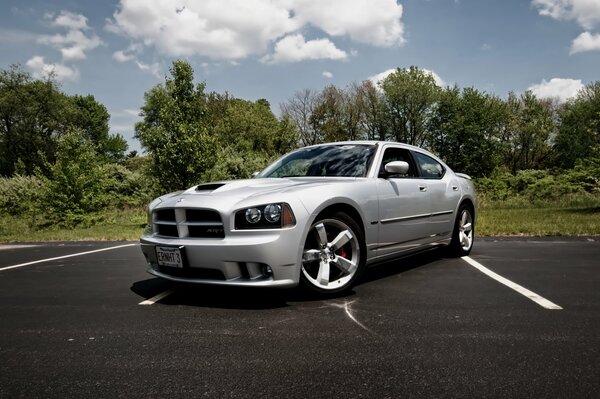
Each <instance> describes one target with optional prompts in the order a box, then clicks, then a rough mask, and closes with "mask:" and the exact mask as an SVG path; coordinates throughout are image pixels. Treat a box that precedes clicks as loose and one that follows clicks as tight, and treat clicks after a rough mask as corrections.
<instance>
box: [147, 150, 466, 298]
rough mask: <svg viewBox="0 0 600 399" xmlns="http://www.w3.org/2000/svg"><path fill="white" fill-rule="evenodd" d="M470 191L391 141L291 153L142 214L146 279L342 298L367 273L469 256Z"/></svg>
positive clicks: (436, 162) (168, 198) (169, 198)
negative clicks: (406, 262) (397, 261)
mask: <svg viewBox="0 0 600 399" xmlns="http://www.w3.org/2000/svg"><path fill="white" fill-rule="evenodd" d="M475 210H476V197H475V190H474V188H473V184H472V182H471V180H470V178H469V177H468V176H467V175H464V174H460V173H454V172H453V171H452V170H451V169H450V168H449V167H448V166H447V165H446V164H444V162H442V161H441V160H440V159H438V158H437V157H436V156H434V155H433V154H431V153H429V152H427V151H425V150H423V149H420V148H417V147H413V146H409V145H406V144H400V143H391V142H374V141H359V142H341V143H331V144H322V145H316V146H311V147H305V148H301V149H299V150H296V151H293V152H291V153H289V154H287V155H285V156H283V157H282V158H280V159H279V160H277V161H275V162H274V163H273V164H271V165H269V166H268V167H267V168H266V169H264V170H263V171H262V172H260V173H259V174H258V175H257V176H256V177H255V178H254V179H248V180H235V181H221V182H215V183H208V184H200V185H198V186H194V187H191V188H189V189H188V190H186V191H183V192H177V193H172V194H167V195H164V196H162V197H160V198H157V199H155V200H154V201H152V203H151V204H150V206H149V224H148V228H147V229H146V231H145V233H144V235H143V236H142V237H141V239H140V241H141V248H142V251H143V253H144V255H145V257H146V260H147V262H148V265H149V268H148V271H149V272H150V273H151V274H153V275H155V276H158V277H162V278H165V279H169V280H173V281H179V282H190V283H202V284H221V285H233V286H258V287H293V286H296V285H298V284H299V283H300V284H302V285H304V286H305V287H307V288H309V289H311V290H314V291H317V292H319V293H334V292H340V291H343V290H347V289H349V288H350V287H351V286H352V285H353V284H354V283H355V282H356V281H357V279H358V278H359V277H360V275H361V274H362V273H363V272H364V269H365V268H366V267H367V266H369V265H372V264H375V263H378V262H382V261H387V260H390V259H393V258H397V257H400V256H405V255H408V254H411V253H414V252H417V251H421V250H426V249H431V248H435V247H439V246H448V247H449V248H448V249H449V250H450V251H451V252H452V253H453V254H455V255H457V256H464V255H467V254H469V252H470V251H471V248H472V247H473V239H474V222H475Z"/></svg>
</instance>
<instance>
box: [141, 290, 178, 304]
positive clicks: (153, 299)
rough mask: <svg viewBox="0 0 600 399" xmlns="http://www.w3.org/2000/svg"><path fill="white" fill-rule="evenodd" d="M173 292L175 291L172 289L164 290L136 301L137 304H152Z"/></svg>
mask: <svg viewBox="0 0 600 399" xmlns="http://www.w3.org/2000/svg"><path fill="white" fill-rule="evenodd" d="M174 292H175V290H174V289H170V290H166V291H165V292H161V293H160V294H158V295H155V296H153V297H152V298H150V299H146V300H145V301H142V302H140V303H138V305H154V304H155V303H156V302H158V301H160V300H161V299H163V298H166V297H168V296H169V295H171V294H172V293H174Z"/></svg>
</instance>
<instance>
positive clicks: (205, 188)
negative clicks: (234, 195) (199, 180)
mask: <svg viewBox="0 0 600 399" xmlns="http://www.w3.org/2000/svg"><path fill="white" fill-rule="evenodd" d="M224 185H225V183H208V184H200V185H198V186H197V187H196V191H198V192H211V191H215V190H216V189H218V188H221V187H223V186H224Z"/></svg>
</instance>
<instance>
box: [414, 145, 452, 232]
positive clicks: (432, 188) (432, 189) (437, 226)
mask: <svg viewBox="0 0 600 399" xmlns="http://www.w3.org/2000/svg"><path fill="white" fill-rule="evenodd" d="M412 155H413V159H414V160H415V162H416V164H417V167H418V168H419V172H420V175H421V176H422V177H423V179H424V181H426V183H427V189H428V192H429V200H430V212H431V217H430V219H429V224H428V227H429V230H428V234H429V236H430V237H431V241H437V240H439V238H440V236H448V235H450V234H451V232H452V227H453V226H454V219H455V217H456V215H455V214H454V212H455V209H456V207H457V204H458V201H459V199H460V188H459V185H458V182H456V179H453V177H454V176H453V175H452V174H446V168H444V166H443V165H442V164H441V163H440V162H438V161H437V160H435V159H433V158H432V157H430V156H429V155H427V154H424V153H422V152H419V151H412Z"/></svg>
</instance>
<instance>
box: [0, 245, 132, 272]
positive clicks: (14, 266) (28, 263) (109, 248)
mask: <svg viewBox="0 0 600 399" xmlns="http://www.w3.org/2000/svg"><path fill="white" fill-rule="evenodd" d="M133 245H138V244H125V245H117V246H116V247H108V248H102V249H95V250H93V251H86V252H78V253H76V254H71V255H64V256H57V257H55V258H48V259H41V260H35V261H33V262H27V263H20V264H18V265H12V266H6V267H2V268H0V272H1V271H3V270H9V269H16V268H18V267H23V266H29V265H35V264H37V263H44V262H50V261H53V260H59V259H66V258H72V257H74V256H81V255H87V254H93V253H96V252H103V251H110V250H112V249H119V248H125V247H131V246H133Z"/></svg>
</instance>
